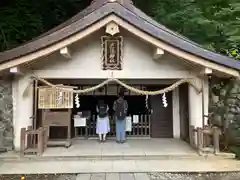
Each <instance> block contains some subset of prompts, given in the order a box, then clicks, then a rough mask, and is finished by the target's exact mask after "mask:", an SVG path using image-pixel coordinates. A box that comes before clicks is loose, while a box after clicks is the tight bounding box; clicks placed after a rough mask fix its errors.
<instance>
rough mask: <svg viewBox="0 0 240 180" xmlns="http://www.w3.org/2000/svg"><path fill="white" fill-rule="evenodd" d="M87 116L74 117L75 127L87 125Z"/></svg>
mask: <svg viewBox="0 0 240 180" xmlns="http://www.w3.org/2000/svg"><path fill="white" fill-rule="evenodd" d="M86 120H87V118H74V127H85V126H86Z"/></svg>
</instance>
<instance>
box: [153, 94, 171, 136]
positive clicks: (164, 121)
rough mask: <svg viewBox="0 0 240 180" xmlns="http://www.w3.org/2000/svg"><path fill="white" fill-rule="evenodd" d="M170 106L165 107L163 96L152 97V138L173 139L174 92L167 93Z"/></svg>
mask: <svg viewBox="0 0 240 180" xmlns="http://www.w3.org/2000/svg"><path fill="white" fill-rule="evenodd" d="M166 99H167V103H168V106H167V107H164V106H163V103H162V96H161V95H156V96H151V108H152V115H151V137H152V138H173V117H172V92H168V93H166Z"/></svg>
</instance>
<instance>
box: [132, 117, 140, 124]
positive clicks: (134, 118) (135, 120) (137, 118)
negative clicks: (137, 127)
mask: <svg viewBox="0 0 240 180" xmlns="http://www.w3.org/2000/svg"><path fill="white" fill-rule="evenodd" d="M138 123H139V116H138V115H133V124H138Z"/></svg>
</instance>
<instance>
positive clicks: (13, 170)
mask: <svg viewBox="0 0 240 180" xmlns="http://www.w3.org/2000/svg"><path fill="white" fill-rule="evenodd" d="M233 171H235V172H236V171H240V161H235V160H212V161H211V160H116V161H110V160H109V161H108V160H106V161H104V160H101V161H27V162H4V163H2V164H1V165H0V174H55V173H76V174H77V173H114V172H119V173H132V172H134V173H140V172H233Z"/></svg>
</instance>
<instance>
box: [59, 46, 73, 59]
mask: <svg viewBox="0 0 240 180" xmlns="http://www.w3.org/2000/svg"><path fill="white" fill-rule="evenodd" d="M60 54H61V55H62V56H63V57H65V58H66V59H71V58H72V56H71V53H70V51H69V49H68V47H64V48H62V49H60Z"/></svg>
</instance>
